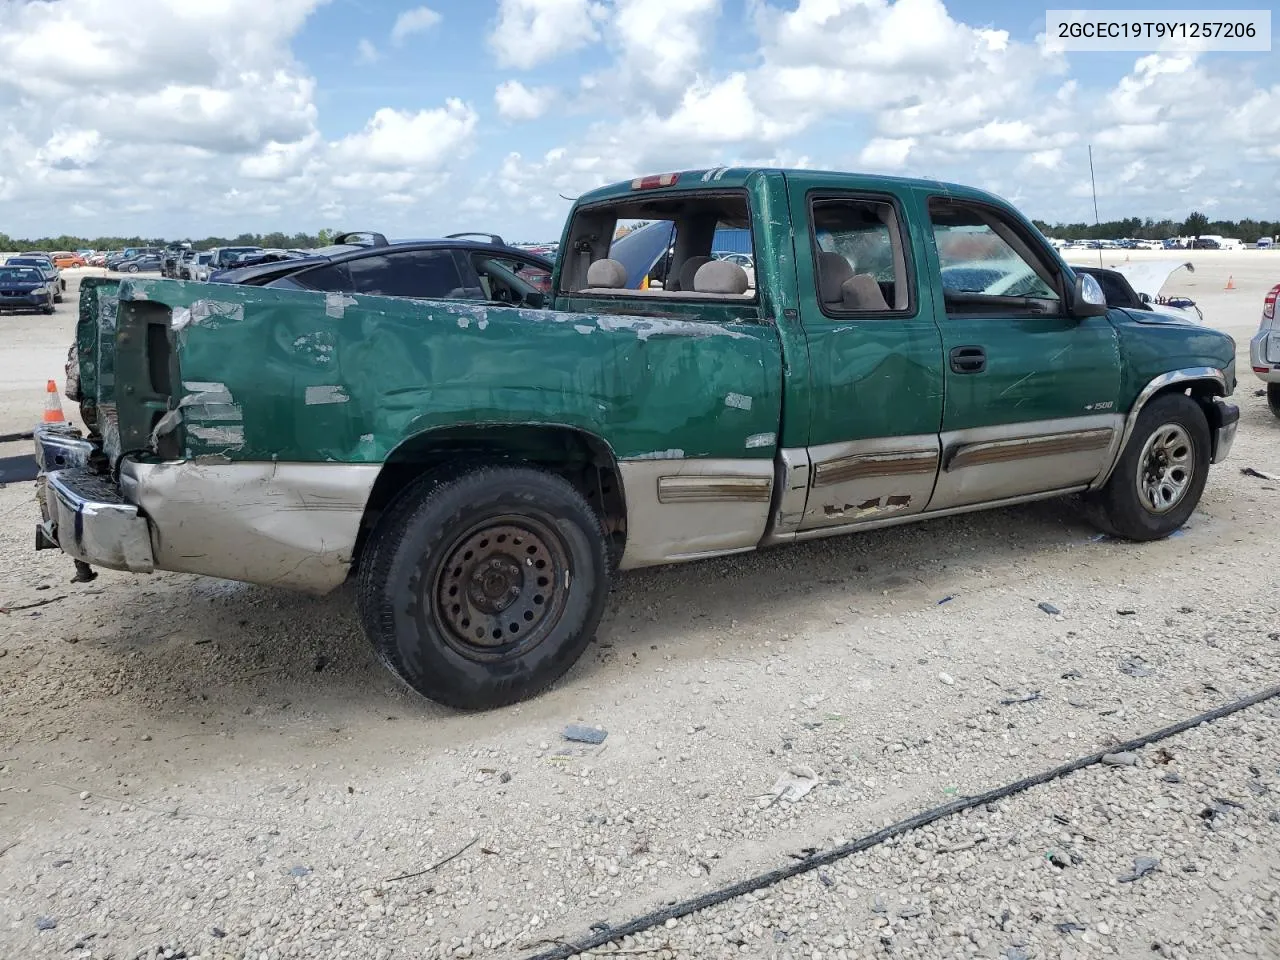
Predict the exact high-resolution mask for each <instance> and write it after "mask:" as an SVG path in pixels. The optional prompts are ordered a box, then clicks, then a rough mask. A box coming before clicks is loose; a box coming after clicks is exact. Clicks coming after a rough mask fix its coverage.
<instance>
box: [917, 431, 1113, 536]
mask: <svg viewBox="0 0 1280 960" xmlns="http://www.w3.org/2000/svg"><path fill="white" fill-rule="evenodd" d="M1122 424H1123V418H1122V417H1121V416H1119V415H1118V414H1102V415H1094V416H1088V417H1067V418H1063V419H1059V420H1038V421H1029V422H1026V423H1007V424H1000V425H998V426H992V427H975V428H973V429H969V430H953V431H949V432H946V433H943V434H942V449H943V468H942V471H941V472H940V473H939V474H938V481H937V485H936V487H935V489H934V493H933V498H932V499H931V500H930V502H929V510H930V512H932V511H934V510H945V509H949V508H952V507H962V506H968V505H971V504H978V503H984V502H988V501H994V500H1005V499H1008V498H1011V497H1020V496H1026V495H1032V494H1037V493H1040V492H1042V491H1046V490H1058V489H1063V488H1066V487H1075V486H1078V485H1088V484H1090V483H1092V482H1093V481H1094V479H1095V478H1096V477H1097V476H1098V474H1099V473H1101V472H1102V470H1103V469H1105V467H1106V466H1107V464H1108V458H1109V457H1110V454H1111V450H1112V447H1113V442H1114V439H1115V436H1116V434H1118V433H1119V431H1120V429H1121V427H1122Z"/></svg>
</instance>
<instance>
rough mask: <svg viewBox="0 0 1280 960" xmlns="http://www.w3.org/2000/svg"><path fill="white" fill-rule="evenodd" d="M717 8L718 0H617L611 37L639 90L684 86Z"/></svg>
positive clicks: (693, 71) (701, 51)
mask: <svg viewBox="0 0 1280 960" xmlns="http://www.w3.org/2000/svg"><path fill="white" fill-rule="evenodd" d="M719 13H720V0H614V9H613V21H612V24H611V29H610V36H611V38H612V40H613V42H614V44H615V45H616V46H617V47H618V49H619V50H620V51H621V56H620V61H621V62H620V64H619V67H620V69H621V70H622V71H623V73H624V74H629V78H628V79H629V80H630V82H631V85H632V87H633V89H634V90H635V92H637V93H644V92H652V91H662V92H671V91H681V90H683V89H684V88H685V87H686V86H687V85H688V83H689V81H690V80H691V78H692V77H693V76H694V75H695V74H696V72H697V69H698V66H699V63H700V62H701V60H702V57H703V54H704V52H705V48H706V41H707V33H708V32H709V30H710V28H711V25H712V24H713V23H714V21H715V18H716V17H717V16H718V15H719Z"/></svg>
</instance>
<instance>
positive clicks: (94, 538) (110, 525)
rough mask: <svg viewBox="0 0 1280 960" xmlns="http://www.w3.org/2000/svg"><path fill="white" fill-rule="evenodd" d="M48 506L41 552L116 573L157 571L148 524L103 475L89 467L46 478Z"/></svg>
mask: <svg viewBox="0 0 1280 960" xmlns="http://www.w3.org/2000/svg"><path fill="white" fill-rule="evenodd" d="M43 506H44V519H43V520H42V521H41V523H40V524H39V526H38V527H37V530H36V546H37V548H39V547H42V546H43V547H49V546H56V547H60V548H61V549H62V552H63V553H65V554H67V555H68V556H71V557H74V558H75V559H76V560H82V561H84V562H85V563H87V564H90V565H91V566H95V567H106V568H108V569H110V570H128V571H130V572H131V573H151V572H152V571H153V570H154V569H155V556H154V555H153V553H152V551H151V534H150V531H149V530H148V529H147V521H146V519H145V518H143V517H142V516H141V515H140V514H139V513H138V508H137V507H136V506H134V505H133V504H132V503H129V502H128V501H126V500H125V499H124V497H122V496H121V495H120V492H119V491H118V490H117V489H116V487H115V485H114V484H112V483H111V482H110V481H109V480H108V479H107V478H106V477H103V476H102V475H101V474H97V473H94V472H93V471H91V470H90V469H88V468H86V467H74V468H72V469H69V470H55V471H53V472H52V473H48V474H45V477H44V505H43Z"/></svg>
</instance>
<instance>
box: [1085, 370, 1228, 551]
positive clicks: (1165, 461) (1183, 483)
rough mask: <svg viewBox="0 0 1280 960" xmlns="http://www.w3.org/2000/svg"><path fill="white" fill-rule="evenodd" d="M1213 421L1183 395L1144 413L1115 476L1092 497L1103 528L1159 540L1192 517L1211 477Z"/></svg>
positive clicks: (1154, 404)
mask: <svg viewBox="0 0 1280 960" xmlns="http://www.w3.org/2000/svg"><path fill="white" fill-rule="evenodd" d="M1209 447H1210V436H1209V423H1208V421H1207V420H1206V419H1205V415H1204V411H1203V410H1201V409H1200V405H1199V404H1198V403H1196V401H1195V400H1193V399H1191V397H1189V396H1187V395H1186V394H1183V393H1173V394H1167V395H1165V396H1163V397H1159V398H1157V399H1155V400H1153V401H1152V402H1151V403H1150V404H1148V405H1147V407H1146V408H1145V409H1144V410H1143V411H1142V412H1141V413H1140V414H1139V415H1138V422H1137V424H1136V426H1135V427H1134V431H1133V435H1132V436H1131V437H1130V438H1129V443H1128V444H1127V445H1126V447H1125V449H1124V451H1123V452H1122V453H1121V454H1120V460H1119V462H1118V463H1117V464H1116V467H1115V470H1114V471H1112V473H1111V477H1110V479H1109V480H1108V481H1107V483H1106V484H1105V485H1104V486H1103V487H1102V488H1101V489H1100V490H1099V491H1097V493H1095V494H1092V495H1091V496H1090V497H1089V500H1090V501H1091V505H1092V506H1093V507H1094V508H1095V512H1096V514H1097V517H1096V519H1097V520H1098V521H1099V526H1101V527H1103V528H1104V529H1107V530H1108V531H1109V532H1111V533H1115V534H1117V535H1119V536H1121V537H1124V538H1126V539H1129V540H1140V541H1142V540H1159V539H1162V538H1163V537H1167V536H1169V534H1171V533H1173V532H1174V531H1175V530H1177V529H1179V528H1180V527H1181V526H1182V525H1183V524H1184V523H1186V522H1187V520H1188V518H1190V516H1191V514H1192V512H1193V511H1194V510H1195V508H1196V506H1197V504H1199V502H1200V495H1201V494H1202V493H1203V492H1204V485H1205V481H1206V480H1208V478H1209V459H1210V450H1209Z"/></svg>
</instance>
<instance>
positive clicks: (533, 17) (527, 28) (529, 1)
mask: <svg viewBox="0 0 1280 960" xmlns="http://www.w3.org/2000/svg"><path fill="white" fill-rule="evenodd" d="M606 15H607V10H606V8H605V7H604V5H603V4H601V3H597V2H594V0H501V2H500V4H499V7H498V20H497V23H496V24H495V25H494V28H493V32H492V33H490V34H489V48H490V49H491V50H492V51H493V53H494V56H495V57H496V58H497V61H498V66H500V67H514V68H515V69H517V70H528V69H531V68H532V67H536V66H537V65H538V64H540V63H545V62H547V61H548V60H553V59H555V58H556V57H559V56H561V55H562V54H566V53H572V52H573V51H575V50H580V49H582V48H583V47H585V46H587V45H588V44H591V43H595V42H596V41H598V40H599V39H600V31H599V29H598V27H597V23H598V22H599V21H600V20H603V19H604V18H605V17H606Z"/></svg>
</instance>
